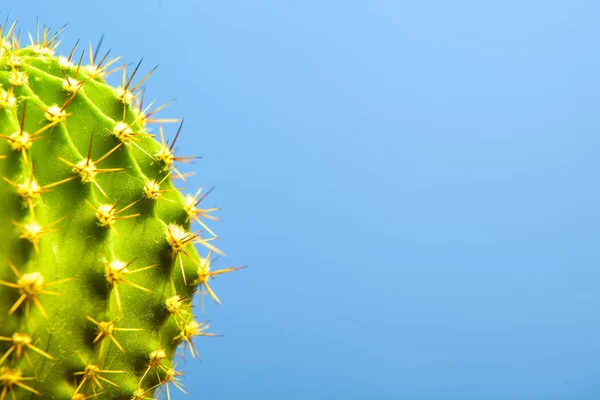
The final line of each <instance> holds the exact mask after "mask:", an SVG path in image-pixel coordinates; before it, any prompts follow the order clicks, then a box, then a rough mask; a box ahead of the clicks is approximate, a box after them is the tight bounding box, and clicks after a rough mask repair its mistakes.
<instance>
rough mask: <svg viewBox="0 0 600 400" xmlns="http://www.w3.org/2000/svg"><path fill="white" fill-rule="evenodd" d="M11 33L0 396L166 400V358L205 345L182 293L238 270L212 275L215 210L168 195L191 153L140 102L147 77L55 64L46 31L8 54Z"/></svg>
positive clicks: (4, 31)
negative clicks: (111, 80) (113, 78)
mask: <svg viewBox="0 0 600 400" xmlns="http://www.w3.org/2000/svg"><path fill="white" fill-rule="evenodd" d="M15 25H16V24H11V25H5V26H4V27H2V26H0V400H5V399H9V398H12V399H30V398H44V399H88V398H91V399H149V398H153V397H154V396H156V395H159V394H160V393H165V394H166V396H167V397H170V391H172V390H173V388H178V389H181V390H183V388H182V382H181V379H182V378H181V372H179V370H178V368H177V362H176V361H174V357H175V355H176V352H177V349H178V348H179V349H181V348H183V349H184V350H187V352H188V353H189V354H190V355H191V356H193V357H198V354H197V351H196V348H195V346H194V344H193V340H194V338H195V337H197V336H214V334H212V333H208V332H207V331H206V329H207V328H208V325H207V324H206V323H205V322H200V321H198V320H197V319H196V316H195V315H194V313H193V310H192V299H193V297H194V296H198V295H199V296H203V295H204V294H207V295H209V296H210V297H212V299H214V300H215V301H217V302H219V300H218V297H217V296H216V294H215V292H214V291H213V289H212V288H211V286H210V285H211V283H210V282H209V280H210V281H212V278H214V277H215V276H217V275H220V274H223V273H227V272H231V271H234V270H236V269H238V268H240V267H236V268H227V269H222V270H212V269H211V268H210V263H211V255H212V254H213V253H221V252H220V251H219V250H218V249H217V248H216V247H215V246H214V245H213V243H214V239H216V235H215V234H214V233H213V231H212V230H211V229H210V228H209V227H208V226H206V224H205V223H204V220H205V219H216V218H215V217H214V215H213V214H212V212H213V211H215V210H216V209H203V208H202V204H201V202H202V200H203V199H204V198H205V196H206V194H207V193H205V192H202V190H200V191H198V192H196V193H195V195H194V194H187V195H184V194H182V193H181V192H180V190H179V189H177V188H176V187H175V186H174V184H173V180H174V179H176V178H179V179H183V180H185V177H184V175H183V174H181V173H180V172H179V171H178V170H177V169H176V168H175V163H176V162H185V161H189V160H190V158H187V157H178V156H175V155H174V153H173V151H174V147H173V145H174V141H175V140H176V139H177V135H179V131H180V129H181V125H179V130H177V131H176V135H175V139H174V140H173V141H172V142H171V143H168V142H166V141H165V138H164V131H163V124H167V123H170V122H176V121H173V120H170V119H159V118H157V117H156V115H155V114H156V112H157V111H159V110H160V109H161V108H162V107H155V108H154V109H153V108H152V105H150V106H148V107H146V106H144V104H143V86H142V85H143V84H144V82H145V81H146V78H148V76H149V75H150V74H147V75H145V76H143V77H140V76H139V74H136V73H137V71H138V67H139V64H138V65H137V67H135V69H134V70H133V71H131V68H130V71H129V73H128V71H127V65H126V64H120V63H119V62H118V60H119V59H118V58H117V59H110V58H109V57H108V54H107V56H105V57H103V58H101V59H99V56H98V55H97V54H94V52H93V51H92V48H91V47H90V49H89V51H87V53H88V54H86V55H85V57H84V52H79V51H78V50H77V49H76V47H74V48H73V50H72V51H70V54H65V55H62V56H57V55H55V51H56V50H57V48H58V44H59V39H58V33H56V34H51V33H50V31H49V30H48V29H46V28H45V27H44V28H43V29H42V30H40V29H39V28H38V32H37V33H36V34H35V36H32V35H30V39H31V42H30V43H28V44H27V45H23V46H21V43H20V40H19V38H18V37H17V35H16V30H15ZM96 53H97V50H96ZM84 59H85V60H86V61H85V62H84ZM88 59H89V63H88V62H87V60H88ZM112 72H116V73H119V74H122V83H121V85H120V86H119V87H113V86H111V85H109V84H108V83H107V81H106V79H105V77H106V76H107V75H108V74H110V73H112ZM165 126H166V127H170V126H173V127H175V128H177V125H173V124H171V125H165ZM151 127H155V128H158V134H152V133H151V132H152V129H151ZM173 130H174V131H175V129H173ZM173 133H175V132H173ZM193 224H194V225H195V224H198V225H197V226H198V227H199V231H197V232H193V231H192V230H191V229H192V225H193ZM201 254H202V255H201ZM177 353H178V352H177ZM175 360H177V359H176V358H175Z"/></svg>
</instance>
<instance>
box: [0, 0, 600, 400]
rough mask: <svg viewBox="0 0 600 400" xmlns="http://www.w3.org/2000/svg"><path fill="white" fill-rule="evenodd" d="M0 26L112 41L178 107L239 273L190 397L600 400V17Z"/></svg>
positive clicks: (331, 15) (415, 4) (234, 10)
mask: <svg viewBox="0 0 600 400" xmlns="http://www.w3.org/2000/svg"><path fill="white" fill-rule="evenodd" d="M0 11H2V13H3V14H8V15H9V16H10V17H11V18H16V19H19V20H20V26H21V29H22V30H31V29H34V28H35V21H36V17H39V18H40V21H41V22H45V23H48V24H49V25H51V26H52V27H53V28H58V27H60V26H61V25H63V24H64V23H68V24H69V26H68V27H67V29H66V30H65V31H64V34H63V37H64V46H63V47H62V49H63V51H64V52H68V51H69V50H70V47H71V46H72V45H73V43H74V42H75V40H76V39H78V38H81V39H82V41H83V43H88V42H90V41H91V42H94V43H96V42H97V40H98V39H99V37H100V35H101V34H103V33H104V34H105V35H106V36H105V45H104V46H105V47H104V48H105V49H108V48H112V54H115V55H117V54H122V55H124V56H125V57H126V59H127V60H128V61H131V62H137V61H138V60H139V59H140V58H141V57H144V63H143V65H142V67H143V68H145V71H149V70H150V69H151V68H152V67H153V66H154V65H155V64H157V63H160V67H159V68H158V70H157V71H156V73H155V74H154V75H153V76H152V78H151V79H150V81H149V83H148V92H147V94H148V96H149V97H151V98H153V97H157V98H158V99H159V100H160V101H163V102H166V101H168V100H170V99H171V98H174V97H176V98H177V99H178V100H177V102H176V103H175V104H174V105H172V106H170V107H169V108H168V112H165V113H163V114H162V115H164V116H174V117H182V116H183V117H185V119H186V123H185V126H184V131H183V136H182V137H181V138H180V140H179V142H178V149H179V150H180V154H182V155H200V156H202V157H203V158H202V159H201V160H199V161H198V162H197V163H196V164H195V165H194V166H193V168H194V169H197V170H198V172H199V173H198V174H197V175H195V176H194V177H193V178H192V179H190V181H189V185H188V187H189V190H190V191H191V190H194V189H195V188H196V187H198V186H200V185H204V186H205V187H210V186H212V185H216V189H215V191H214V192H213V194H211V196H210V198H209V201H208V203H207V204H209V205H214V206H221V207H223V210H222V212H221V213H220V216H221V217H222V218H223V219H224V222H223V223H219V224H217V225H216V226H215V225H214V224H213V228H214V229H215V230H216V231H217V232H218V233H219V234H220V236H221V237H222V239H221V243H220V245H221V246H220V247H221V248H223V249H224V250H225V251H226V252H227V253H228V256H227V257H225V258H221V259H219V261H218V262H217V264H216V266H218V267H229V266H235V265H240V264H247V265H248V266H249V268H248V269H246V270H243V271H239V272H236V273H234V274H228V275H225V276H222V277H219V278H218V279H217V280H216V282H215V284H214V286H213V287H214V288H215V290H216V292H217V293H218V294H219V296H220V297H221V299H222V300H223V305H222V306H216V305H214V304H208V305H207V308H206V317H207V318H211V320H212V324H213V327H214V331H216V332H219V333H223V334H224V337H223V338H204V339H205V340H198V341H197V345H198V348H199V351H200V353H201V355H202V357H203V362H202V363H197V362H193V361H192V360H191V359H190V360H187V361H186V362H185V363H182V364H181V367H182V368H183V369H184V370H185V371H186V372H187V377H186V379H185V384H186V387H187V389H188V391H189V393H190V394H191V398H192V399H213V400H219V399H226V400H233V399H235V400H237V399H262V400H269V399H274V400H275V399H277V400H279V399H289V400H300V399H302V400H306V399H344V400H345V399H382V400H383V399H409V400H425V399H428V400H429V399H443V400H445V399H459V400H470V399H473V400H481V399H485V400H496V399H510V400H519V399H526V400H538V399H539V400H542V399H544V400H549V399H552V400H559V399H562V400H587V399H589V400H592V399H598V398H600V339H599V338H600V312H599V307H598V305H599V303H600V301H599V300H600V290H599V287H600V269H599V260H600V246H598V243H599V240H600V207H599V205H600V190H599V187H600V184H599V181H600V157H599V154H600V112H599V110H600V95H599V93H600V24H599V23H598V21H599V18H600V3H599V2H597V1H582V0H564V1H558V0H556V1H522V0H521V1H516V0H504V1H466V0H456V1H441V0H438V1H433V0H429V1H427V0H423V1H401V0H396V1H383V0H382V1H366V0H365V1H352V0H345V1H338V0H319V1H311V0H305V1H292V0H281V1H261V0H252V1H202V0H201V1H182V0H172V1H167V0H146V1H118V0H104V1H102V2H90V1H80V0H69V1H62V2H58V3H57V2H49V1H27V2H26V1H15V0H3V1H2V4H1V5H0ZM174 129H175V127H174V126H171V127H169V130H168V132H169V134H171V135H172V134H173V133H174ZM191 169H192V168H190V167H185V168H184V170H186V171H190V170H191ZM200 339H202V338H200ZM172 398H174V399H185V398H188V397H186V396H184V395H183V394H179V393H178V394H176V395H174V396H173V397H172Z"/></svg>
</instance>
